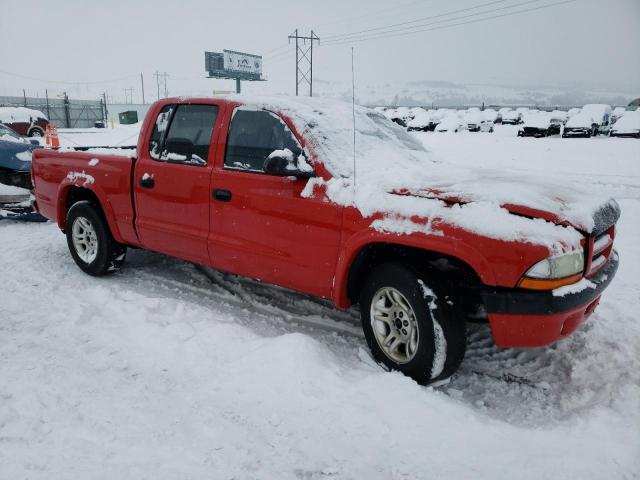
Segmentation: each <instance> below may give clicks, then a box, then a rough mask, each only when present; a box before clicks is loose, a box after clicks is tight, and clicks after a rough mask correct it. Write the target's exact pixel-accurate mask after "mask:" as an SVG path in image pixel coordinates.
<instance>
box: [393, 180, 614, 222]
mask: <svg viewBox="0 0 640 480" xmlns="http://www.w3.org/2000/svg"><path fill="white" fill-rule="evenodd" d="M474 174H475V176H474ZM392 193H395V194H400V195H412V196H417V197H424V198H435V199H439V200H442V201H445V202H447V203H462V204H468V203H471V202H483V203H488V204H493V205H496V206H500V208H503V209H505V210H507V211H509V212H510V213H513V214H516V215H522V216H525V217H532V218H541V219H543V220H546V221H548V222H553V223H555V224H560V225H571V226H572V227H575V228H577V229H578V230H581V231H583V232H586V233H591V232H592V231H594V229H597V228H598V227H599V225H598V223H599V222H600V220H599V219H598V218H599V215H601V212H602V211H603V210H606V209H608V208H614V209H618V208H619V207H618V206H617V203H616V202H615V201H614V200H612V199H610V198H606V197H598V196H594V195H589V194H586V192H584V191H582V190H580V189H575V188H571V187H568V186H567V185H561V184H558V183H555V182H553V181H552V180H550V179H549V178H545V177H537V178H532V177H529V176H528V177H527V178H526V181H524V179H523V178H522V177H517V176H515V175H505V174H503V173H500V172H497V171H488V170H487V171H484V172H482V171H476V172H473V173H472V174H471V175H469V176H468V177H467V178H463V179H460V180H457V181H453V182H452V181H450V180H444V179H443V180H440V181H438V180H437V179H434V181H433V182H430V185H428V186H425V187H424V188H419V189H415V188H413V189H400V190H394V191H393V192H392Z"/></svg>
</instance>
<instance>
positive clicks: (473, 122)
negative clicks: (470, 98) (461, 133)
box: [464, 110, 493, 132]
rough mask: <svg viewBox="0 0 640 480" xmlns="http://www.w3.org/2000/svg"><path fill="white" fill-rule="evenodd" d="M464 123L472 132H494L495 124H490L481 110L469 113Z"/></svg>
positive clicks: (465, 116)
mask: <svg viewBox="0 0 640 480" xmlns="http://www.w3.org/2000/svg"><path fill="white" fill-rule="evenodd" d="M464 123H465V124H466V125H467V130H469V131H470V132H493V122H489V121H488V120H487V119H486V118H485V116H484V115H483V113H482V112H480V111H479V110H478V111H474V110H472V111H468V112H467V113H466V114H465V115H464Z"/></svg>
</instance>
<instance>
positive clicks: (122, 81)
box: [0, 0, 640, 101]
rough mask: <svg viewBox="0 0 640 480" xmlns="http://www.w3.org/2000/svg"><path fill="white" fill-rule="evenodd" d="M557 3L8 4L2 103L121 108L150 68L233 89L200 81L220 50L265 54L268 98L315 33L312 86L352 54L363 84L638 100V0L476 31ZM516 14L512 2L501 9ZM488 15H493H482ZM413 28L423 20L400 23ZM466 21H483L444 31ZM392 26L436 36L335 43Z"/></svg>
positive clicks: (337, 71) (345, 78)
mask: <svg viewBox="0 0 640 480" xmlns="http://www.w3.org/2000/svg"><path fill="white" fill-rule="evenodd" d="M559 1H560V0H538V1H526V0H502V1H495V0H494V1H489V0H459V1H446V0H421V1H409V0H398V1H395V2H394V1H390V0H387V1H381V0H350V1H346V0H318V1H315V2H311V1H307V0H297V1H290V0H289V1H287V0H269V1H264V0H235V1H233V2H229V1H224V2H220V1H215V0H181V1H171V2H162V1H135V0H108V1H101V2H88V1H80V0H65V1H58V2H51V1H40V0H30V1H28V2H27V1H24V0H20V1H12V0H0V3H1V6H0V45H1V47H0V94H5V95H21V94H22V88H25V89H26V90H27V94H28V95H36V94H37V95H39V96H42V95H44V89H45V88H48V89H49V92H50V94H51V93H53V94H56V93H59V92H61V91H63V90H66V91H69V92H70V94H71V95H73V96H74V97H75V98H78V97H79V96H80V97H86V98H94V97H95V96H97V95H98V94H99V92H102V91H104V90H108V91H109V92H110V95H111V96H112V97H114V98H117V97H120V98H124V91H123V89H124V88H128V87H131V88H133V89H134V92H133V95H134V101H139V96H140V78H139V75H140V72H144V76H145V84H146V85H145V87H146V94H147V100H149V99H155V96H156V83H155V78H154V77H153V76H152V75H153V72H155V71H161V72H165V71H166V72H168V74H169V77H168V88H169V93H170V94H196V93H210V92H211V91H212V90H213V89H220V90H224V89H231V88H233V85H232V83H231V82H229V81H213V80H206V79H203V78H202V77H203V76H204V74H205V72H204V53H203V52H204V51H205V50H212V51H221V50H222V49H225V48H226V49H232V50H240V51H247V52H251V53H256V54H263V55H265V59H264V72H265V74H266V75H267V76H268V78H269V82H268V84H264V85H262V86H261V88H269V89H271V90H273V91H276V92H289V93H293V91H294V72H295V70H294V68H295V66H294V60H293V59H294V47H293V46H287V35H289V34H290V33H291V32H292V31H293V30H294V29H295V28H299V29H300V32H301V33H308V32H309V30H310V29H311V28H313V29H314V30H315V31H316V33H317V35H318V36H320V38H321V39H322V42H321V45H320V46H319V47H318V48H317V49H315V50H314V76H315V78H316V79H321V80H327V81H338V82H344V83H348V82H350V68H351V66H350V65H351V63H350V62H351V60H350V55H351V53H350V51H351V46H354V47H355V52H356V78H357V79H358V80H359V81H360V82H361V83H366V84H394V83H398V84H401V83H402V82H406V81H419V80H445V81H452V82H457V83H465V84H469V83H482V84H495V85H522V86H543V85H564V86H566V85H577V86H579V87H580V88H586V89H607V90H624V91H627V92H629V91H630V92H633V90H634V89H635V90H638V96H640V61H639V60H638V59H640V0H607V1H603V0H575V1H573V2H571V3H565V4H560V5H555V6H552V7H549V8H541V9H538V10H531V11H528V12H524V13H520V14H517V15H511V16H503V17H500V18H494V19H489V20H486V21H478V22H475V21H476V20H478V19H480V18H484V17H489V16H495V15H505V14H508V13H511V12H514V11H518V10H525V9H533V8H537V7H540V6H544V5H549V4H552V3H557V2H559ZM480 5H485V6H484V7H481V8H478V9H474V10H471V9H470V7H474V6H480ZM512 5H518V6H516V7H515V8H506V7H509V6H512ZM498 9H500V10H498ZM453 11H460V12H459V13H450V12H453ZM483 11H491V12H489V13H486V14H484V15H478V13H479V12H483ZM447 14H449V15H447ZM452 17H455V18H458V20H454V21H451V20H448V19H451V18H452ZM417 19H424V20H422V21H421V22H415V23H411V24H407V23H406V22H410V21H413V20H417ZM469 21H473V22H475V23H466V24H463V25H458V26H453V27H449V25H451V23H462V22H469ZM436 22H438V23H436ZM447 22H448V23H447ZM394 24H402V25H400V26H397V27H393V28H392V29H393V30H394V31H395V32H397V33H404V32H406V28H407V27H408V26H414V25H424V24H428V25H426V26H424V27H421V29H431V30H429V31H423V32H419V33H415V34H411V35H403V36H396V37H391V38H382V39H374V40H369V41H364V42H347V43H344V44H340V45H335V44H334V45H330V39H331V36H334V35H339V34H345V33H350V32H358V31H363V30H366V31H367V32H366V33H367V34H369V35H371V34H372V33H378V32H380V31H379V30H373V31H369V30H371V29H375V28H377V27H383V26H387V25H394ZM436 27H438V28H437V29H434V28H436ZM440 27H447V28H440ZM333 38H334V39H335V38H337V37H333ZM21 76H22V77H29V78H22V77H21ZM64 82H68V83H64Z"/></svg>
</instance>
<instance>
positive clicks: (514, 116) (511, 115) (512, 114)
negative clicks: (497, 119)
mask: <svg viewBox="0 0 640 480" xmlns="http://www.w3.org/2000/svg"><path fill="white" fill-rule="evenodd" d="M519 118H520V112H516V111H515V110H509V111H508V112H504V113H503V114H502V120H518V119H519Z"/></svg>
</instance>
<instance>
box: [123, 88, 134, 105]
mask: <svg viewBox="0 0 640 480" xmlns="http://www.w3.org/2000/svg"><path fill="white" fill-rule="evenodd" d="M123 90H124V103H133V88H124V89H123Z"/></svg>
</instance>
